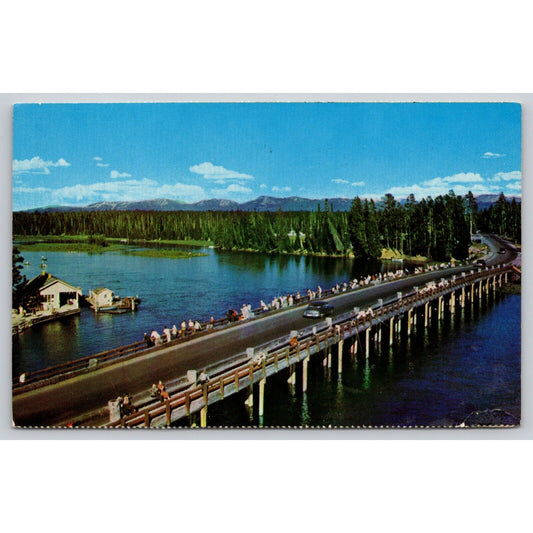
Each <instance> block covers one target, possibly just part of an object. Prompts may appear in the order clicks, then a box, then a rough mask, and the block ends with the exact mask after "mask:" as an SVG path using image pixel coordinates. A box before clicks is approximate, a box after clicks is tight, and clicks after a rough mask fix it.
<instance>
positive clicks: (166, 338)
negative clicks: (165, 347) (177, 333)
mask: <svg viewBox="0 0 533 533" xmlns="http://www.w3.org/2000/svg"><path fill="white" fill-rule="evenodd" d="M163 335H164V336H165V340H166V342H170V329H168V328H167V327H166V326H165V327H164V328H163Z"/></svg>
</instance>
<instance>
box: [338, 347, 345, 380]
mask: <svg viewBox="0 0 533 533" xmlns="http://www.w3.org/2000/svg"><path fill="white" fill-rule="evenodd" d="M343 347H344V341H343V339H342V338H341V339H340V340H339V343H338V345H337V353H338V360H337V372H338V373H339V374H342V349H343Z"/></svg>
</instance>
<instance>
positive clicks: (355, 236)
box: [348, 197, 368, 258]
mask: <svg viewBox="0 0 533 533" xmlns="http://www.w3.org/2000/svg"><path fill="white" fill-rule="evenodd" d="M348 233H349V235H350V243H351V245H352V250H353V254H354V256H355V257H357V258H364V257H366V253H367V250H368V245H367V238H366V231H365V217H364V212H363V204H362V203H361V200H360V198H359V197H356V198H354V199H353V201H352V205H351V207H350V212H349V214H348Z"/></svg>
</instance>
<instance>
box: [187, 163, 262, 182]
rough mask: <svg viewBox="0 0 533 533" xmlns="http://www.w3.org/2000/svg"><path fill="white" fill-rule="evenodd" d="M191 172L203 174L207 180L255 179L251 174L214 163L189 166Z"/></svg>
mask: <svg viewBox="0 0 533 533" xmlns="http://www.w3.org/2000/svg"><path fill="white" fill-rule="evenodd" d="M189 170H190V171H191V172H194V173H195V174H201V175H202V176H203V177H204V178H205V179H207V180H219V181H220V180H234V179H238V180H253V179H255V178H254V177H253V176H251V175H250V174H241V173H240V172H236V171H235V170H228V169H227V168H224V167H221V166H216V165H213V163H208V162H206V163H201V164H200V165H193V166H192V167H189Z"/></svg>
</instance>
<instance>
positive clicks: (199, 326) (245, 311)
mask: <svg viewBox="0 0 533 533" xmlns="http://www.w3.org/2000/svg"><path fill="white" fill-rule="evenodd" d="M451 266H453V265H452V264H451V263H441V264H438V265H425V266H418V267H415V268H414V269H413V270H412V271H409V270H407V269H402V268H399V269H396V270H392V271H389V272H379V273H377V274H368V275H366V276H360V277H359V278H354V279H352V280H349V281H343V282H342V283H337V284H335V285H334V286H333V287H332V288H331V289H328V290H323V289H322V287H321V286H320V285H319V286H318V287H317V288H316V289H314V290H313V289H310V288H308V289H307V290H306V291H304V292H303V293H301V292H300V291H298V292H296V293H289V294H286V295H281V296H276V297H275V298H272V300H271V301H270V302H269V303H265V301H264V300H261V301H260V304H259V307H258V308H257V309H252V305H251V304H250V303H247V304H243V305H242V306H241V308H240V310H239V311H237V310H235V309H228V311H227V312H226V314H225V317H224V318H223V319H220V320H215V319H214V318H213V317H211V319H210V320H209V321H208V322H206V323H201V322H200V321H199V320H192V319H190V320H188V321H186V320H183V321H182V322H181V324H180V327H179V328H178V327H177V326H176V325H175V324H174V325H173V326H172V328H168V327H167V326H164V327H163V331H162V334H160V333H159V332H158V331H157V330H155V329H154V330H153V331H152V332H151V333H150V334H148V333H145V334H144V340H145V342H146V345H147V347H148V348H151V347H152V346H158V345H161V344H165V343H169V342H171V341H173V340H176V339H183V338H185V337H189V336H191V335H194V334H195V333H198V332H200V331H204V330H209V329H213V328H214V327H215V326H217V325H224V324H226V323H228V322H230V323H231V322H237V321H240V320H244V321H246V320H250V319H252V318H254V317H256V316H257V315H258V314H262V313H267V312H269V311H277V310H279V309H284V308H287V307H291V306H293V305H298V304H299V303H302V302H306V301H311V300H317V299H318V300H319V299H321V298H322V297H323V296H329V295H334V294H340V293H342V292H346V291H349V290H356V289H360V288H363V287H368V286H371V285H377V284H380V283H385V282H387V281H393V280H396V279H399V278H401V277H403V276H405V275H408V274H422V273H424V272H433V271H435V270H440V269H444V268H449V267H451Z"/></svg>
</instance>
